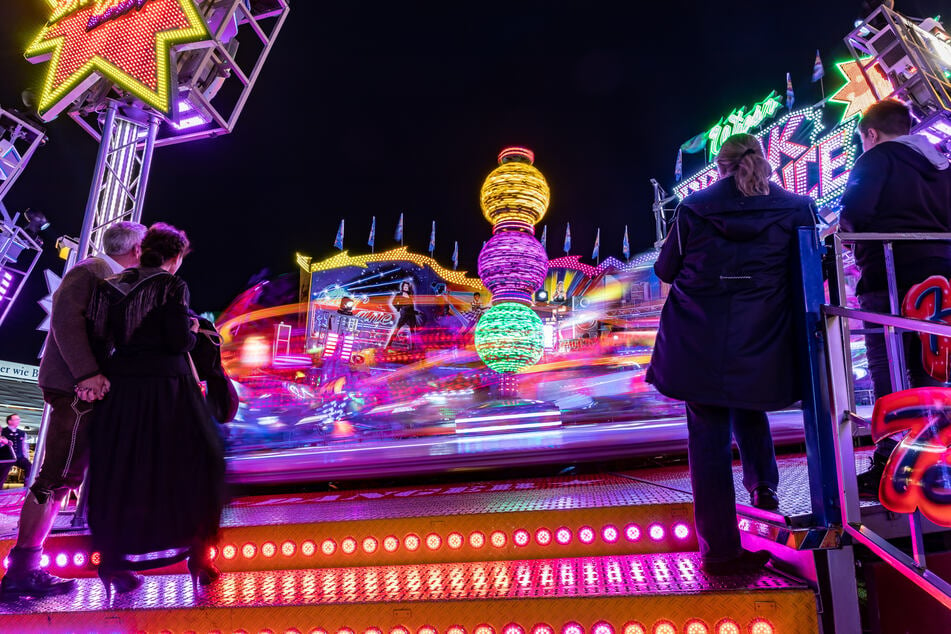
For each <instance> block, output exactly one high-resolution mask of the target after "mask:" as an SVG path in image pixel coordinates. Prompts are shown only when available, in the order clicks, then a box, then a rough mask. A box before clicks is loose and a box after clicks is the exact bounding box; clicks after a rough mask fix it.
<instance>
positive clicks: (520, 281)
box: [479, 231, 548, 304]
mask: <svg viewBox="0 0 951 634" xmlns="http://www.w3.org/2000/svg"><path fill="white" fill-rule="evenodd" d="M547 274H548V255H547V254H546V253H545V248H544V247H543V246H542V245H541V243H540V242H539V241H538V240H536V239H535V238H534V236H531V235H529V234H527V233H523V232H521V231H503V232H500V233H496V234H495V235H494V236H492V237H491V238H490V239H489V241H488V242H486V244H485V246H484V247H483V248H482V251H481V252H480V253H479V277H480V278H482V282H483V283H485V285H486V287H487V288H488V289H489V290H490V291H492V298H493V300H494V301H495V302H518V303H521V304H530V303H531V302H532V294H533V293H534V292H535V291H536V290H538V288H539V287H540V286H541V285H542V284H543V283H544V282H545V275H547Z"/></svg>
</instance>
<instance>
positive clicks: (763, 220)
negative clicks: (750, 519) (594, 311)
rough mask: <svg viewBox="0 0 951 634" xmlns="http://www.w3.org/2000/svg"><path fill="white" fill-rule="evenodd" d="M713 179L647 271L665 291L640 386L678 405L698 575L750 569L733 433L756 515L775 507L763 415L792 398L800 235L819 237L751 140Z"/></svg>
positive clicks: (807, 211) (739, 139) (809, 214)
mask: <svg viewBox="0 0 951 634" xmlns="http://www.w3.org/2000/svg"><path fill="white" fill-rule="evenodd" d="M716 163H717V168H718V170H719V173H720V176H721V178H720V180H719V181H717V182H716V183H714V184H713V185H712V186H710V187H708V188H707V189H705V190H703V191H700V192H697V193H695V194H692V195H690V196H688V197H687V198H686V199H684V201H683V203H682V204H681V205H680V208H679V210H678V213H677V217H676V221H675V223H674V226H673V227H672V229H671V230H670V233H669V234H668V235H667V239H666V241H665V243H664V245H663V247H662V249H661V252H660V255H659V256H658V258H657V262H656V263H655V264H654V271H655V272H656V273H657V276H658V277H659V278H660V279H661V280H663V281H664V282H666V283H668V284H670V285H671V287H670V293H669V295H668V297H667V301H666V303H665V304H664V308H663V311H662V312H661V317H660V327H659V330H658V332H657V340H656V342H655V344H654V352H653V356H652V358H651V365H650V368H649V369H648V372H647V381H648V382H650V383H653V384H654V386H655V387H656V388H657V389H658V391H660V392H661V393H662V394H664V395H666V396H668V397H671V398H676V399H679V400H682V401H686V407H687V429H688V448H687V449H688V460H689V463H690V478H691V482H692V485H693V494H694V514H695V521H696V527H697V536H698V538H699V541H700V552H701V555H702V566H703V569H704V570H705V571H706V572H707V573H708V574H714V575H716V574H731V573H742V572H750V571H754V570H758V569H760V568H762V567H763V566H764V565H765V564H766V563H767V561H768V559H769V554H768V553H767V552H765V551H761V552H757V553H752V552H748V551H745V550H743V549H742V548H741V547H740V534H739V530H738V529H737V525H736V496H735V494H734V490H733V472H732V468H731V464H732V460H733V454H732V442H731V430H732V435H733V436H734V437H735V438H736V444H737V446H738V447H739V450H740V457H741V460H742V463H743V484H744V486H745V487H746V489H747V490H748V491H749V492H750V497H751V503H752V504H753V506H756V507H759V508H763V509H776V508H778V506H779V498H778V496H777V493H776V489H777V487H778V484H779V473H778V468H777V465H776V456H775V452H774V449H773V441H772V437H771V435H770V430H769V422H768V420H767V416H766V412H767V411H770V410H778V409H782V408H785V407H788V406H789V405H791V404H793V403H794V402H796V401H798V400H800V399H801V398H802V396H801V387H800V380H799V372H798V365H797V361H796V360H797V345H796V339H795V333H794V319H793V315H794V310H795V304H794V301H793V297H794V288H795V284H797V282H796V281H795V280H796V270H797V265H798V255H797V248H796V243H797V239H798V238H797V229H798V228H799V227H809V228H812V229H813V230H815V226H816V215H815V208H814V205H813V203H812V200H811V199H809V198H807V197H804V196H797V195H795V194H791V193H789V192H787V191H786V190H784V189H783V188H781V187H780V186H778V185H776V184H775V183H771V182H770V181H769V178H770V175H771V174H772V167H771V166H770V164H769V163H768V162H767V161H766V159H765V157H764V156H763V149H762V147H761V146H760V143H759V141H758V140H757V139H756V137H753V136H751V135H749V134H737V135H734V136H732V137H730V138H729V139H728V140H727V141H726V143H724V145H723V147H722V148H721V150H720V153H719V155H718V156H717V160H716Z"/></svg>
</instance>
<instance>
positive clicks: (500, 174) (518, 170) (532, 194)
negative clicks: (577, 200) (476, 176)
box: [480, 148, 551, 226]
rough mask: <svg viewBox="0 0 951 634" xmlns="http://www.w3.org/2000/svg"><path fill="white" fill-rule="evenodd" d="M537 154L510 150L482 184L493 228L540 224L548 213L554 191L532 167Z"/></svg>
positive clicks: (482, 197)
mask: <svg viewBox="0 0 951 634" xmlns="http://www.w3.org/2000/svg"><path fill="white" fill-rule="evenodd" d="M533 160H534V155H533V154H532V152H531V151H530V150H526V149H523V148H507V149H505V150H502V153H501V154H499V163H500V165H499V166H498V167H497V168H495V169H494V170H493V171H492V173H491V174H489V175H488V176H487V177H486V179H485V182H484V183H482V193H481V196H480V199H481V202H482V213H483V214H485V217H486V220H488V221H489V222H491V223H492V226H495V225H497V224H499V223H500V222H505V221H509V222H512V221H515V222H520V223H527V224H529V225H532V226H534V225H536V224H538V221H539V220H541V219H542V216H544V215H545V212H546V211H548V204H549V202H550V201H551V190H550V189H549V188H548V181H546V180H545V177H544V176H542V173H541V172H539V171H538V169H537V168H536V167H535V166H534V165H532V161H533Z"/></svg>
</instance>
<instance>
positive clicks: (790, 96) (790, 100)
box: [786, 73, 796, 111]
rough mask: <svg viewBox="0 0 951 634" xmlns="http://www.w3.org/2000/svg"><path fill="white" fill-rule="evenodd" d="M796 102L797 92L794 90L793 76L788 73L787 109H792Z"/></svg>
mask: <svg viewBox="0 0 951 634" xmlns="http://www.w3.org/2000/svg"><path fill="white" fill-rule="evenodd" d="M795 103H796V93H794V92H793V87H792V76H791V75H790V74H789V73H786V109H787V110H790V111H791V110H792V109H793V106H794V105H795Z"/></svg>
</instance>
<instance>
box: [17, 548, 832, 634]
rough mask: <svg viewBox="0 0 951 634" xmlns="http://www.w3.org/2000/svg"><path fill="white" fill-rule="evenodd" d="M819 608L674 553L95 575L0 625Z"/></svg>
mask: <svg viewBox="0 0 951 634" xmlns="http://www.w3.org/2000/svg"><path fill="white" fill-rule="evenodd" d="M579 599H585V601H579ZM815 609H816V606H815V601H814V598H813V594H812V592H811V591H810V590H809V589H808V588H806V587H805V586H803V585H801V584H800V583H798V582H796V581H794V580H792V579H789V578H787V577H785V576H783V575H781V574H778V573H774V572H764V573H762V574H759V575H745V576H744V575H740V576H733V577H721V578H718V579H711V578H708V577H707V576H705V575H704V574H703V572H702V571H701V570H700V569H699V559H698V556H697V555H696V554H693V553H671V554H659V555H632V556H616V557H590V558H577V559H543V560H519V561H501V562H474V563H473V562H469V563H455V564H426V565H418V566H412V565H407V566H380V567H363V568H330V569H323V570H292V571H270V572H259V573H231V574H228V573H226V574H224V575H223V577H222V578H221V579H220V580H219V582H218V583H216V584H214V585H213V586H210V587H208V588H200V589H199V590H198V593H197V595H196V594H195V593H194V592H193V590H192V587H191V584H190V582H189V580H188V579H187V577H184V576H181V575H159V576H153V577H150V578H148V579H147V580H146V582H145V585H144V586H143V587H142V588H140V589H139V590H137V591H135V592H132V593H129V594H126V595H119V596H118V597H116V598H115V599H114V600H113V604H112V605H111V606H109V605H107V604H106V600H105V593H104V591H103V588H102V586H101V585H100V584H99V582H98V580H94V579H87V580H80V581H79V588H78V590H77V591H76V593H75V594H73V595H70V596H67V597H61V598H50V599H44V600H38V601H20V602H13V603H5V604H0V617H2V622H3V628H4V630H5V631H18V632H29V631H43V632H59V631H70V632H83V631H102V628H107V629H108V631H126V630H127V629H129V630H132V631H143V630H145V631H158V630H162V631H178V630H179V629H181V628H183V627H187V628H188V630H189V631H193V632H198V631H207V632H211V631H218V632H225V631H227V632H238V631H260V630H258V629H254V630H252V628H262V627H267V628H270V629H267V630H266V631H271V632H274V631H296V632H308V631H309V632H335V631H347V630H348V629H349V630H350V631H352V632H373V631H374V629H375V630H376V631H378V632H380V633H382V632H390V633H391V634H409V633H410V632H423V629H421V628H426V627H428V628H432V629H431V631H430V630H427V631H426V632H425V634H439V633H442V632H445V633H446V634H461V633H460V632H459V630H455V631H453V630H452V629H451V628H452V627H457V628H462V632H473V633H474V634H475V633H476V632H479V634H482V633H483V632H484V633H485V634H488V632H489V631H491V632H496V631H502V630H503V629H505V631H506V632H508V631H509V630H508V627H507V625H512V624H516V625H520V627H521V628H522V629H521V630H513V631H521V632H522V634H524V632H526V631H528V630H529V629H530V628H531V627H532V626H533V625H534V624H537V623H540V622H541V623H546V624H550V625H552V626H554V628H555V630H554V631H565V630H564V629H563V628H564V627H565V626H566V625H568V624H570V623H572V622H574V623H577V624H583V625H581V627H582V628H587V627H593V626H594V625H595V624H596V623H598V622H600V623H607V624H608V625H609V626H610V627H611V628H613V629H611V630H610V631H623V630H624V625H626V624H632V623H633V622H634V620H636V621H637V622H639V623H641V624H643V625H645V626H647V627H650V626H651V625H652V624H656V623H658V622H661V621H669V622H670V623H671V625H672V626H673V627H674V628H675V631H679V630H677V629H676V628H679V627H686V625H687V624H689V622H691V621H695V620H701V621H704V622H705V623H706V624H707V625H708V628H709V627H710V626H711V625H713V624H714V623H718V622H723V621H724V620H729V621H732V622H734V623H736V624H738V626H739V627H740V628H742V631H748V629H747V628H752V627H753V626H754V625H755V623H756V622H758V621H765V622H767V623H769V624H770V625H771V626H772V627H773V629H772V630H769V631H772V632H775V633H776V634H780V633H786V632H789V633H791V632H796V633H802V632H815V631H817V625H816V612H815ZM315 626H317V627H316V629H315ZM480 626H481V627H488V628H491V629H490V630H481V632H480V631H479V630H478V628H479V627H480ZM632 627H633V626H632ZM7 628H10V629H9V630H7ZM278 628H280V629H278ZM331 628H333V629H331ZM399 628H403V629H402V630H400V629H399ZM582 631H584V629H582ZM631 631H636V630H631ZM705 631H709V630H705ZM736 631H740V630H736ZM750 631H752V630H750Z"/></svg>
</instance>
